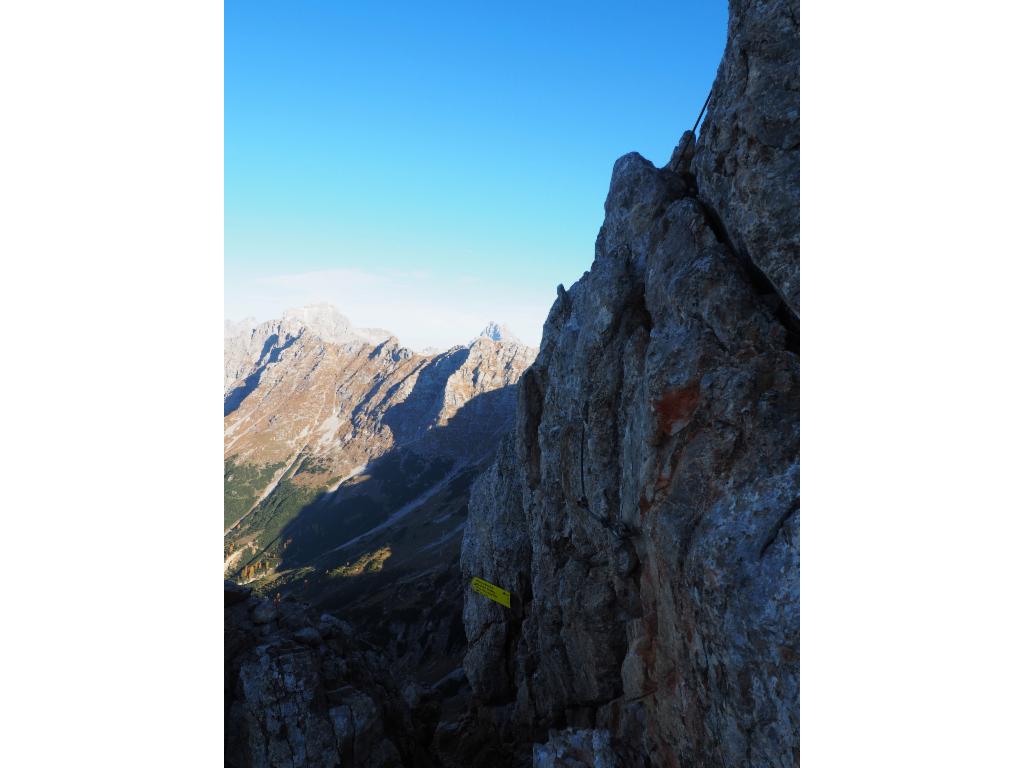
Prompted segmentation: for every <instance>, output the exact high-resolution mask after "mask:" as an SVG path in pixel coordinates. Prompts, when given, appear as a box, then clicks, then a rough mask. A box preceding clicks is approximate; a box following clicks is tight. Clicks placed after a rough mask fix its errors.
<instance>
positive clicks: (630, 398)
mask: <svg viewBox="0 0 1024 768" xmlns="http://www.w3.org/2000/svg"><path fill="white" fill-rule="evenodd" d="M798 15H799V7H798V5H797V3H795V2H760V3H754V2H732V3H730V22H729V38H728V43H727V48H726V52H725V55H724V58H723V62H722V65H721V67H720V68H719V73H718V77H717V79H716V81H715V85H714V90H713V95H712V98H711V102H710V105H709V111H708V118H707V121H706V122H705V126H704V130H703V132H702V134H701V136H700V138H699V140H698V142H697V148H696V153H695V155H694V157H693V160H692V163H691V164H689V165H687V162H685V161H684V162H676V163H674V164H671V169H670V168H669V167H666V168H664V169H660V168H657V167H655V166H654V165H652V164H651V163H650V162H648V161H647V160H645V159H644V158H642V157H641V156H639V155H636V154H630V155H626V156H625V157H623V158H621V159H620V160H619V161H618V162H617V163H616V164H615V167H614V169H613V173H612V181H611V186H610V189H609V192H608V197H607V201H606V203H605V221H604V224H603V226H602V228H601V231H600V233H599V235H598V238H597V244H596V255H595V259H594V263H593V265H592V267H591V269H590V271H589V272H587V273H586V274H585V275H584V276H583V277H582V278H581V279H580V280H579V281H578V282H577V283H576V284H574V285H573V286H572V287H571V288H570V289H569V290H568V291H565V292H564V293H561V295H560V298H559V300H558V301H557V302H556V303H555V305H554V306H553V307H552V309H551V312H550V314H549V316H548V319H547V322H546V324H545V326H544V335H543V341H542V342H541V347H540V352H539V355H538V357H537V360H536V362H535V363H534V365H533V366H532V367H531V368H530V369H529V370H527V371H526V372H525V374H524V375H523V378H522V381H521V382H520V385H519V387H518V406H517V416H516V425H515V428H514V430H513V431H512V433H510V435H509V436H508V437H507V438H506V440H505V443H504V445H503V446H502V448H501V450H500V451H499V453H498V455H497V458H496V461H495V463H494V464H493V466H492V467H491V468H490V469H489V470H488V471H487V472H486V473H484V474H483V475H482V476H481V477H480V479H479V480H478V481H477V483H476V484H475V486H474V488H473V492H472V498H471V502H470V513H469V520H468V522H467V527H466V532H465V537H464V542H463V549H462V561H461V562H462V566H461V567H462V576H463V579H464V580H468V579H469V578H471V577H473V576H478V577H481V578H484V579H487V580H488V581H491V582H493V583H495V584H498V585H499V586H502V587H504V588H506V589H508V590H510V591H512V592H513V594H514V595H515V596H516V598H517V600H518V604H517V605H515V609H514V610H508V609H505V608H503V607H501V606H499V605H497V604H496V603H493V602H490V601H488V600H486V599H484V598H482V597H479V596H475V595H473V594H469V595H467V597H466V600H465V607H464V614H463V617H464V624H465V631H466V637H467V640H468V643H469V646H468V650H467V653H466V658H465V664H464V666H465V671H466V675H467V677H468V679H469V682H470V684H471V686H472V688H473V692H474V696H475V698H476V702H477V707H478V708H477V718H478V721H479V722H487V723H489V724H490V727H493V728H494V729H495V732H496V733H498V734H500V736H499V738H501V739H504V741H505V742H506V743H507V744H508V745H509V750H510V753H511V751H512V749H513V745H515V744H519V743H522V742H523V741H532V742H534V743H537V744H544V743H548V744H549V745H552V746H550V748H544V749H539V751H536V752H535V753H534V754H535V755H541V756H542V758H543V760H548V761H550V760H553V759H555V758H553V757H552V755H555V756H556V757H557V755H558V754H559V750H562V751H563V752H566V753H567V754H568V751H571V750H572V749H579V750H584V751H585V750H590V752H589V753H588V754H593V755H597V754H600V755H602V756H603V757H602V758H601V759H602V760H611V759H612V758H611V757H607V755H609V754H612V755H614V761H615V762H614V764H617V765H623V766H643V765H656V766H691V765H700V766H715V767H716V768H717V767H721V768H725V767H726V766H729V767H733V766H794V765H798V764H799V688H798V685H799V561H798V556H799V261H798V259H799V192H798V182H799V179H798V168H799V141H798V137H799V124H798V113H797V107H798V99H799V81H798V75H799V27H798ZM686 160H687V161H688V160H689V158H686ZM565 729H569V730H565ZM573 729H576V730H573ZM549 732H551V733H555V734H562V735H557V736H551V737H550V738H549V737H548V736H547V734H548V733H549ZM580 733H583V734H585V735H586V739H585V741H586V743H585V744H584V743H583V742H580V744H576V742H577V741H579V740H580V738H582V737H581V736H579V734H580ZM593 759H595V760H596V759H597V757H594V758H593ZM543 764H551V763H543ZM554 764H559V763H554ZM566 764H569V763H566ZM609 764H611V763H609Z"/></svg>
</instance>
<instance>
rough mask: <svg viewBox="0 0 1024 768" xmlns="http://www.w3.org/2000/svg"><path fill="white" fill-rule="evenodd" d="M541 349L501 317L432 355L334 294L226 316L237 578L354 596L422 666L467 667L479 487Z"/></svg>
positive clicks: (325, 595) (227, 515) (230, 531)
mask: <svg viewBox="0 0 1024 768" xmlns="http://www.w3.org/2000/svg"><path fill="white" fill-rule="evenodd" d="M536 353H537V351H536V350H535V349H532V348H530V347H528V346H525V345H524V344H523V343H522V342H520V341H519V340H518V339H517V338H516V337H515V336H514V335H513V334H512V333H511V332H510V331H508V330H507V329H506V328H504V327H503V326H501V325H498V324H496V323H491V324H490V325H488V326H487V328H485V329H484V330H483V331H482V332H481V334H480V335H479V336H478V337H477V338H475V339H473V340H472V341H470V342H469V343H468V344H466V345H465V346H456V347H453V348H451V349H449V350H447V351H445V352H442V353H440V354H434V355H424V354H417V353H416V352H413V351H412V350H410V349H408V348H406V347H403V346H402V344H401V343H400V342H399V340H398V339H396V338H395V337H394V336H392V335H391V334H390V333H388V332H387V331H383V330H380V329H363V328H354V327H352V325H351V324H350V323H349V321H348V320H347V319H346V318H345V317H344V316H343V315H342V314H341V313H340V312H339V311H338V310H337V309H335V308H334V307H332V306H329V305H323V304H322V305H316V306H307V307H303V308H301V309H297V310H291V311H288V312H286V313H285V314H284V316H283V317H282V318H280V319H278V320H272V321H269V322H265V323H261V324H258V325H256V324H253V323H250V322H242V323H230V322H228V323H226V324H225V339H224V573H225V577H226V578H230V579H232V580H233V581H235V582H236V583H238V584H241V585H249V586H251V587H253V588H254V589H255V590H256V591H258V592H260V593H263V594H266V595H269V596H272V597H275V598H276V599H278V600H280V599H281V598H282V597H285V596H288V597H292V598H296V599H299V600H301V601H303V602H308V603H313V604H316V605H317V606H318V607H322V608H327V609H330V608H332V607H338V606H344V608H345V615H346V618H347V619H348V620H350V621H353V620H354V621H357V622H359V621H360V619H364V620H365V621H364V623H363V624H362V625H361V627H360V628H361V629H362V630H363V632H364V634H365V635H366V636H367V637H369V638H370V639H372V640H373V641H375V642H377V643H379V644H380V646H381V647H385V648H386V647H388V646H389V645H391V646H392V650H396V649H395V648H394V646H396V645H400V646H401V648H400V649H397V650H398V651H399V652H398V653H396V654H395V658H397V659H399V660H400V664H402V665H406V666H409V667H410V668H411V669H410V671H415V672H416V673H422V675H423V676H424V679H426V680H427V681H428V682H432V681H435V680H436V679H439V678H441V677H443V676H444V675H446V674H448V673H449V672H451V670H452V669H453V668H454V667H456V666H458V664H459V663H460V661H461V652H462V650H463V647H464V644H465V636H464V633H463V630H462V619H461V605H462V601H461V591H460V588H459V583H458V579H459V577H458V561H459V548H460V545H461V542H462V531H463V529H464V527H465V521H466V514H467V509H468V502H469V488H470V486H471V484H472V482H473V480H474V479H475V478H476V476H477V475H478V474H479V473H480V471H481V470H482V469H484V468H485V467H486V466H487V464H488V463H489V462H490V461H491V459H492V458H493V456H494V451H495V449H496V448H497V445H498V443H499V441H500V438H501V437H502V435H503V434H504V433H505V432H506V431H507V430H508V429H509V428H510V426H511V425H512V423H513V420H514V418H515V407H516V399H515V390H514V387H513V385H515V384H516V382H517V381H518V380H519V377H520V375H521V374H522V372H523V371H524V370H525V369H526V368H527V366H529V365H530V363H532V362H533V359H534V358H535V357H536ZM413 635H415V637H414V636H413ZM411 651H414V652H411Z"/></svg>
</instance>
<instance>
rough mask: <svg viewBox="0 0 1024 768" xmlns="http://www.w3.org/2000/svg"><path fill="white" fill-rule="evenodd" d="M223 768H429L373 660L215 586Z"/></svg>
mask: <svg viewBox="0 0 1024 768" xmlns="http://www.w3.org/2000/svg"><path fill="white" fill-rule="evenodd" d="M224 596H225V601H224V602H225V606H224V660H225V661H224V665H225V666H224V673H225V678H224V700H225V729H226V739H225V752H224V764H225V765H226V766H230V767H231V768H264V767H265V768H271V767H273V768H333V767H334V766H345V767H346V768H348V767H352V768H355V767H359V768H399V767H400V766H420V765H423V766H427V765H432V764H433V763H431V762H430V761H429V759H428V758H427V756H426V750H425V749H424V748H423V747H422V746H421V745H420V744H419V743H417V740H416V728H415V727H414V725H413V720H412V717H411V714H410V710H409V707H408V706H407V705H406V703H405V701H404V699H403V698H402V696H401V694H400V692H399V689H398V683H397V682H396V681H395V680H393V679H392V677H391V675H390V673H389V670H388V664H387V662H386V661H385V659H384V658H383V657H381V656H380V655H379V654H378V653H376V652H375V651H374V650H373V649H371V648H370V647H368V646H367V645H366V644H365V643H362V642H360V641H359V639H358V638H357V637H356V636H355V633H354V631H353V629H352V628H351V627H350V626H348V625H347V624H346V623H345V622H343V621H340V620H338V619H336V618H333V617H331V616H329V615H324V616H322V617H320V618H319V619H314V618H313V614H312V613H310V610H309V607H308V606H305V605H303V604H301V603H298V602H297V601H294V600H288V599H286V600H284V601H282V602H281V603H280V604H279V605H277V606H274V605H273V604H272V603H271V601H269V600H263V599H260V598H258V597H256V596H255V595H252V594H248V591H247V590H245V589H244V588H241V587H238V586H236V585H234V584H231V583H230V582H225V594H224Z"/></svg>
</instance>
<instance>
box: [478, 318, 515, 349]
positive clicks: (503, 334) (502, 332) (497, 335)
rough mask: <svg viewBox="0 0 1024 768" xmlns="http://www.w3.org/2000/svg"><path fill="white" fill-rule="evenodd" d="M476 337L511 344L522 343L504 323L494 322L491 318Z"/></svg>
mask: <svg viewBox="0 0 1024 768" xmlns="http://www.w3.org/2000/svg"><path fill="white" fill-rule="evenodd" d="M477 338H485V339H490V340H491V341H506V342H509V343H511V344H519V345H522V343H523V342H522V340H521V339H520V338H519V337H518V336H516V335H515V334H514V333H512V331H511V330H510V329H509V327H508V326H507V325H505V324H504V323H496V322H494V321H493V320H492V321H491V322H489V323H488V324H487V327H485V328H484V329H483V330H482V331H480V335H479V336H477Z"/></svg>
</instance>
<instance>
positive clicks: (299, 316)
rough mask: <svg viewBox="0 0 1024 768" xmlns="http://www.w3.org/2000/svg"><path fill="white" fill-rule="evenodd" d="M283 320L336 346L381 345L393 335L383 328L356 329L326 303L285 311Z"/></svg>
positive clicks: (334, 308) (336, 309)
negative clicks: (363, 342)
mask: <svg viewBox="0 0 1024 768" xmlns="http://www.w3.org/2000/svg"><path fill="white" fill-rule="evenodd" d="M283 319H284V320H292V321H294V322H297V323H299V324H301V325H302V326H303V327H305V328H308V329H309V330H310V331H311V332H312V333H314V334H315V335H317V336H319V337H320V338H322V339H323V340H324V341H330V342H334V343H336V344H346V343H350V342H353V341H365V342H369V343H371V344H380V343H381V342H383V341H385V340H387V339H388V338H390V337H391V336H392V335H393V334H392V333H391V332H390V331H386V330H384V329H383V328H355V327H354V326H353V325H352V322H351V321H350V320H349V319H348V318H347V317H346V316H345V315H343V314H342V313H341V312H339V311H338V308H337V307H335V306H334V305H333V304H328V303H326V302H322V303H319V304H307V305H306V306H304V307H295V308H293V309H288V310H285V313H284V316H283Z"/></svg>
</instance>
